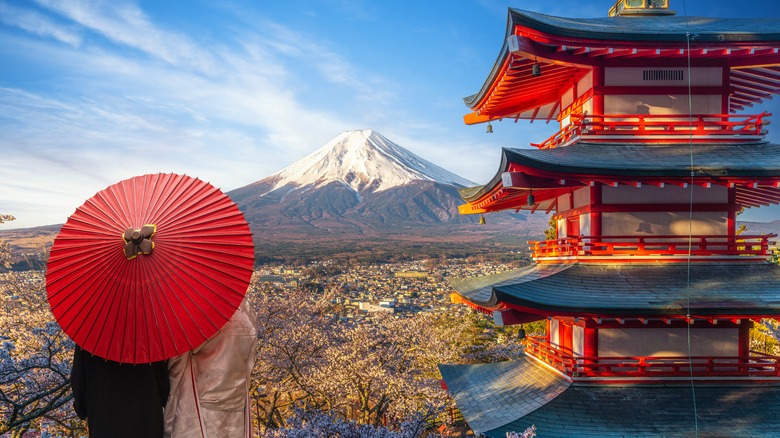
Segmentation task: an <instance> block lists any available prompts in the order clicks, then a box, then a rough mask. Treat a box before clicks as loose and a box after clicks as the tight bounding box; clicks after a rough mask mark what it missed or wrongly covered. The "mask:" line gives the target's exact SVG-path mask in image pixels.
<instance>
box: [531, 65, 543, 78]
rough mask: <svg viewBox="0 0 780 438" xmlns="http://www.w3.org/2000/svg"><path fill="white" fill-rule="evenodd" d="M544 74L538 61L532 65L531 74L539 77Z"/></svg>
mask: <svg viewBox="0 0 780 438" xmlns="http://www.w3.org/2000/svg"><path fill="white" fill-rule="evenodd" d="M541 75H542V67H541V66H540V65H539V63H538V62H534V65H533V66H531V76H533V77H537V76H541Z"/></svg>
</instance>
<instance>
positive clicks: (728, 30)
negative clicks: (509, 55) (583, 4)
mask: <svg viewBox="0 0 780 438" xmlns="http://www.w3.org/2000/svg"><path fill="white" fill-rule="evenodd" d="M509 25H510V26H512V27H514V26H523V27H527V28H531V29H536V30H538V31H541V32H545V33H549V34H551V35H556V36H560V37H569V38H573V39H584V40H604V41H652V42H657V41H670V42H676V43H685V42H687V39H686V35H687V34H689V33H690V34H692V35H693V36H694V38H693V39H692V42H695V43H704V42H714V43H718V44H721V43H723V42H748V41H760V42H768V41H780V18H713V17H686V16H684V15H673V16H651V17H636V16H631V17H629V16H616V17H601V18H564V17H555V16H552V15H545V14H540V13H538V12H532V11H524V10H520V9H515V8H509Z"/></svg>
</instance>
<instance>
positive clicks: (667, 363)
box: [525, 337, 780, 379]
mask: <svg viewBox="0 0 780 438" xmlns="http://www.w3.org/2000/svg"><path fill="white" fill-rule="evenodd" d="M525 352H526V354H528V355H530V356H533V357H535V358H536V359H538V360H540V361H542V362H544V363H546V364H548V365H549V366H551V367H552V368H555V369H557V370H558V371H560V372H561V373H563V374H564V375H566V376H568V377H570V378H572V379H589V378H673V377H691V376H694V377H700V378H701V377H772V378H774V377H780V356H773V355H770V354H765V353H761V352H758V351H750V353H749V355H748V356H691V357H688V356H625V357H617V356H578V355H574V354H573V353H572V352H571V351H570V350H567V349H565V348H562V347H559V346H556V345H552V344H550V343H549V342H548V341H547V340H546V338H545V337H528V338H526V350H525Z"/></svg>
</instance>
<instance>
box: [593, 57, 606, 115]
mask: <svg viewBox="0 0 780 438" xmlns="http://www.w3.org/2000/svg"><path fill="white" fill-rule="evenodd" d="M603 89H604V67H593V114H595V115H598V116H601V115H604V95H603V94H601V93H602V92H596V90H603Z"/></svg>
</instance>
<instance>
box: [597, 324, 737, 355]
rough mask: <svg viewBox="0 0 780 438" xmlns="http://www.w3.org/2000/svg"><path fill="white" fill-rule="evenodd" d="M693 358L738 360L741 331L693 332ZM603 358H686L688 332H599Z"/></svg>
mask: <svg viewBox="0 0 780 438" xmlns="http://www.w3.org/2000/svg"><path fill="white" fill-rule="evenodd" d="M690 335H691V340H690V345H691V355H692V356H731V357H734V356H738V355H739V329H738V328H734V327H724V328H693V327H692V328H691V329H690ZM598 355H599V356H600V357H631V356H687V355H688V328H685V327H681V328H674V327H672V328H608V329H599V331H598Z"/></svg>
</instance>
